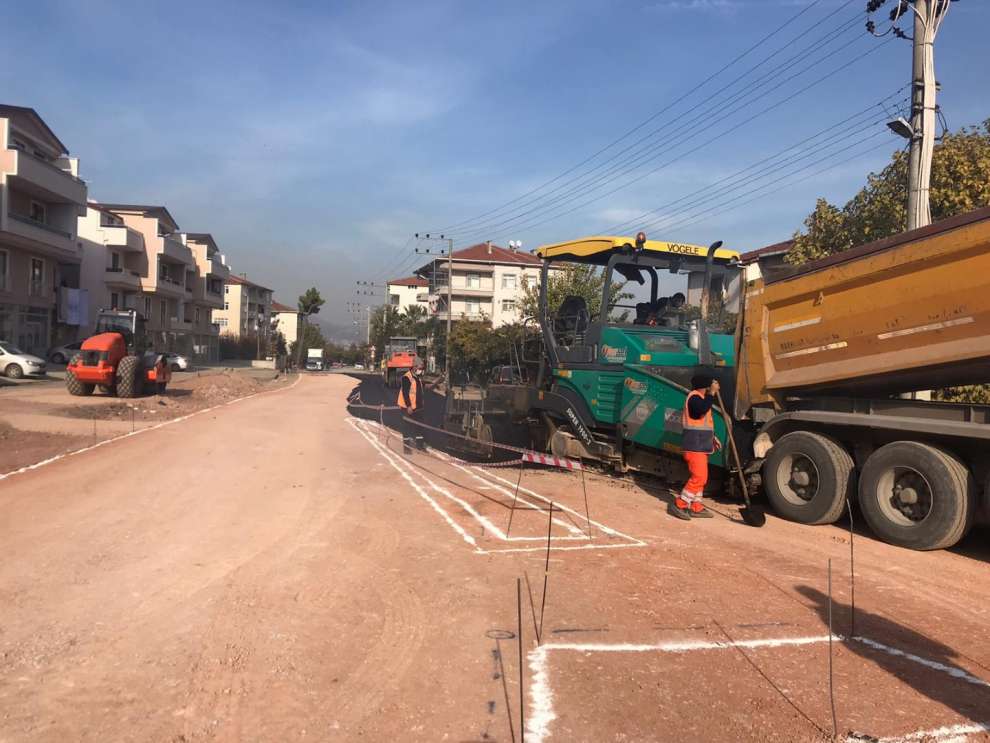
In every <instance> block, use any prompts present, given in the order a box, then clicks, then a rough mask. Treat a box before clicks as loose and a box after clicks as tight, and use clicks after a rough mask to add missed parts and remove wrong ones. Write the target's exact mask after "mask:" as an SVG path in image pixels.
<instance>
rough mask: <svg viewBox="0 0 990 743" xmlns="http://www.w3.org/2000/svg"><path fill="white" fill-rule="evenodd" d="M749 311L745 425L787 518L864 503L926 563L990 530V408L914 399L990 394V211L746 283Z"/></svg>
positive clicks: (827, 515)
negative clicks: (958, 390) (987, 387)
mask: <svg viewBox="0 0 990 743" xmlns="http://www.w3.org/2000/svg"><path fill="white" fill-rule="evenodd" d="M741 307H742V310H741V313H740V318H739V324H738V329H739V332H738V334H737V348H736V363H737V372H736V379H735V383H736V384H735V387H736V389H735V398H734V399H735V403H734V407H735V413H736V417H737V419H740V420H741V421H743V425H744V426H745V427H748V430H749V432H750V433H751V434H752V437H751V438H752V446H751V453H752V460H751V461H750V462H749V464H748V466H746V472H747V474H748V475H749V477H750V482H751V485H752V487H753V488H754V490H755V489H757V488H758V487H759V486H760V485H762V487H763V489H764V491H765V492H766V494H767V497H768V499H769V500H770V502H771V504H772V506H773V508H774V510H775V511H776V512H777V513H778V514H780V515H782V516H784V517H786V518H790V519H793V520H795V521H800V522H803V523H828V522H832V521H835V520H836V519H837V518H839V516H840V515H841V514H842V512H843V510H844V509H845V507H846V504H847V502H848V501H849V500H854V501H855V502H857V503H858V505H859V508H860V510H861V511H862V514H863V516H864V517H865V519H866V521H867V522H868V523H869V525H870V527H871V528H872V529H873V531H874V532H875V533H876V534H877V535H878V536H879V537H881V538H882V539H884V540H885V541H888V542H891V543H893V544H897V545H901V546H904V547H910V548H914V549H938V548H943V547H949V546H951V545H953V544H955V543H956V542H957V541H959V539H961V538H962V537H963V535H964V534H965V533H966V532H967V531H968V530H969V528H970V527H971V525H972V524H973V522H974V519H979V520H981V521H986V520H988V519H990V407H988V406H983V405H969V404H953V403H940V402H930V401H924V400H918V399H913V397H914V395H913V393H916V392H917V391H921V390H932V389H940V388H944V387H949V386H956V385H964V384H979V383H985V382H990V208H988V209H981V210H978V211H976V212H972V213H969V214H965V215H961V216H959V217H955V218H952V219H948V220H945V221H943V222H939V223H937V224H933V225H930V226H928V227H924V228H921V229H918V230H913V231H911V232H907V233H904V234H901V235H897V236H895V237H892V238H889V239H886V240H881V241H879V242H875V243H871V244H868V245H863V246H860V247H858V248H854V249H852V250H849V251H847V252H844V253H841V254H838V255H834V256H831V257H829V258H826V259H823V260H819V261H817V262H814V263H810V264H807V265H804V266H801V267H799V268H796V269H792V270H790V271H786V272H784V273H783V274H782V275H777V276H773V277H767V278H763V277H761V278H756V279H754V280H751V281H747V282H746V283H745V287H744V296H743V301H742V303H741Z"/></svg>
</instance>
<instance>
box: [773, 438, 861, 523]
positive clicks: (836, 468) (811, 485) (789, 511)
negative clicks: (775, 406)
mask: <svg viewBox="0 0 990 743" xmlns="http://www.w3.org/2000/svg"><path fill="white" fill-rule="evenodd" d="M853 469H854V467H853V460H852V457H851V456H849V452H847V451H846V450H845V449H844V448H842V446H841V445H840V444H839V443H837V442H836V441H834V440H833V439H830V438H829V437H828V436H823V435H822V434H820V433H812V432H810V431H793V432H791V433H788V434H784V435H783V436H781V437H780V438H779V439H778V440H777V442H776V443H775V444H774V445H773V448H772V449H770V452H769V454H768V455H767V458H766V461H765V462H764V463H763V484H764V489H765V490H766V493H767V498H768V499H769V500H770V505H771V506H773V510H774V511H775V512H776V513H777V514H778V515H779V516H782V517H783V518H785V519H789V520H791V521H797V522H799V523H802V524H831V523H833V522H834V521H836V520H837V519H838V518H839V516H841V515H842V511H843V509H844V508H845V507H846V501H847V500H848V499H849V496H850V494H851V493H852V488H853V481H854V478H853Z"/></svg>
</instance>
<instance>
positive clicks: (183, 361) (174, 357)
mask: <svg viewBox="0 0 990 743" xmlns="http://www.w3.org/2000/svg"><path fill="white" fill-rule="evenodd" d="M165 363H166V364H168V366H169V369H171V370H172V371H189V367H190V366H192V364H190V363H189V359H188V358H186V357H185V356H183V355H182V354H179V353H172V352H169V353H166V354H165Z"/></svg>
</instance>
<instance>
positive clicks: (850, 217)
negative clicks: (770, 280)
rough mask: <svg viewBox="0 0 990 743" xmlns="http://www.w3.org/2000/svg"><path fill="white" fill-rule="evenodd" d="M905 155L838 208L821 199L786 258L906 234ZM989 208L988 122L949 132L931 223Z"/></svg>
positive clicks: (941, 151)
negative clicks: (984, 207) (904, 232)
mask: <svg viewBox="0 0 990 743" xmlns="http://www.w3.org/2000/svg"><path fill="white" fill-rule="evenodd" d="M907 165H908V157H907V153H906V152H904V151H903V150H899V151H898V152H895V153H894V155H893V157H892V158H891V161H890V164H889V165H887V167H885V168H884V169H883V170H882V171H880V172H879V173H870V175H869V176H867V179H866V186H864V187H863V188H862V189H861V190H860V191H859V193H857V194H856V195H855V196H853V197H852V199H850V200H849V201H848V202H847V203H846V205H845V206H843V207H842V208H839V207H837V206H834V205H833V204H830V203H829V202H828V201H826V200H825V199H819V200H818V201H817V203H816V204H815V210H814V211H813V212H812V213H811V214H809V215H808V218H807V219H805V221H804V226H805V230H804V231H803V232H801V231H799V232H798V233H797V234H795V236H794V247H793V248H792V249H791V251H790V253H788V255H787V260H788V261H790V262H791V263H795V264H802V263H807V262H808V261H812V260H815V259H817V258H823V257H825V256H828V255H832V254H833V253H840V252H842V251H844V250H848V249H849V248H852V247H854V246H856V245H862V244H863V243H868V242H872V241H874V240H880V239H883V238H885V237H889V236H891V235H896V234H897V233H899V232H903V231H904V229H905V225H906V223H907ZM987 205H990V119H987V120H986V121H984V122H983V123H982V124H981V125H980V126H976V127H963V128H962V129H960V130H959V131H958V132H955V133H950V134H946V135H945V137H944V138H943V140H942V141H941V142H940V143H939V144H937V145H936V146H935V152H934V159H933V161H932V184H931V208H932V219H933V220H935V221H938V220H940V219H945V218H947V217H951V216H954V215H956V214H963V213H965V212H968V211H972V210H973V209H979V208H980V207H983V206H987Z"/></svg>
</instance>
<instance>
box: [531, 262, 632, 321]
mask: <svg viewBox="0 0 990 743" xmlns="http://www.w3.org/2000/svg"><path fill="white" fill-rule="evenodd" d="M604 286H605V276H604V273H603V272H602V271H600V270H599V269H598V267H597V266H585V265H581V264H578V263H564V264H561V266H560V268H559V269H557V270H555V271H551V272H550V277H549V279H548V281H547V306H548V308H549V310H550V314H551V315H552V314H553V313H554V312H555V311H556V309H557V308H558V307H559V306H560V304H561V302H563V301H564V299H565V298H567V297H572V296H577V297H583V298H584V301H585V302H586V303H587V304H588V314H589V315H590V316H591V317H592V318H596V317H598V316H599V315H600V314H601V309H602V289H603V288H604ZM624 287H625V282H621V283H619V282H612V286H611V287H610V289H609V304H610V305H614V304H615V303H616V302H620V301H622V300H624V299H631V298H632V294H630V293H629V292H626V291H623V288H624ZM539 307H540V287H539V285H538V284H534V285H530V286H527V287H526V288H525V290H524V293H523V298H522V304H521V307H520V309H521V311H522V316H523V317H524V318H526V319H535V318H536V317H538V315H539Z"/></svg>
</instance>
